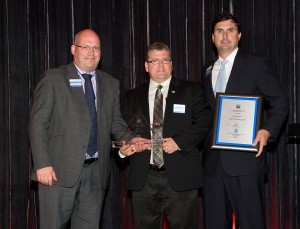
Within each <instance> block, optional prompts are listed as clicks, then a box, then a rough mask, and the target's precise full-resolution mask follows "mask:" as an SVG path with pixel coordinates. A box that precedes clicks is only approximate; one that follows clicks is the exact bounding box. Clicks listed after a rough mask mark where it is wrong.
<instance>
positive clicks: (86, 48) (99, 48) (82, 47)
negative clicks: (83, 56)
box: [74, 44, 101, 52]
mask: <svg viewBox="0 0 300 229" xmlns="http://www.w3.org/2000/svg"><path fill="white" fill-rule="evenodd" d="M74 45H75V46H76V47H79V48H81V50H82V51H86V52H87V51H91V50H93V51H97V52H99V51H100V50H101V47H96V46H93V47H91V46H88V45H85V46H82V45H76V44H74Z"/></svg>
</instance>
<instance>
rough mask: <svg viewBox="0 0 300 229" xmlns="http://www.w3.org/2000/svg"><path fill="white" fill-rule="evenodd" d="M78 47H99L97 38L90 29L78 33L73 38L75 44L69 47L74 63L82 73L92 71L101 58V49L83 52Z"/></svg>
mask: <svg viewBox="0 0 300 229" xmlns="http://www.w3.org/2000/svg"><path fill="white" fill-rule="evenodd" d="M76 45H79V46H90V47H100V39H99V36H98V35H97V34H96V33H95V32H94V31H93V30H90V29H86V30H83V31H80V32H79V33H78V34H77V35H76V38H75V44H73V45H72V46H71V53H72V54H73V60H74V63H75V64H76V65H77V66H78V67H79V68H80V69H81V70H82V71H84V72H92V71H94V70H95V69H96V68H97V66H98V64H99V62H100V58H101V49H98V50H97V49H90V50H88V49H87V50H83V49H82V48H81V47H78V46H76Z"/></svg>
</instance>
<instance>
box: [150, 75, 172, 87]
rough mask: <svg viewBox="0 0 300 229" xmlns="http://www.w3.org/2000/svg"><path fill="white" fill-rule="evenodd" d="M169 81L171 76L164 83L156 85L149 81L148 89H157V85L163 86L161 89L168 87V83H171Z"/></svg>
mask: <svg viewBox="0 0 300 229" xmlns="http://www.w3.org/2000/svg"><path fill="white" fill-rule="evenodd" d="M171 79H172V76H170V77H169V78H168V79H167V80H166V81H164V82H162V83H160V84H158V83H156V82H154V81H153V80H152V79H150V85H149V88H150V89H156V88H157V85H161V86H163V88H166V87H168V86H169V85H170V82H171Z"/></svg>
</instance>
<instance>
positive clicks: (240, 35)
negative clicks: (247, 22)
mask: <svg viewBox="0 0 300 229" xmlns="http://www.w3.org/2000/svg"><path fill="white" fill-rule="evenodd" d="M241 37H242V33H240V34H239V41H240V39H241Z"/></svg>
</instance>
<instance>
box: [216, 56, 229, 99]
mask: <svg viewBox="0 0 300 229" xmlns="http://www.w3.org/2000/svg"><path fill="white" fill-rule="evenodd" d="M227 63H228V60H223V61H222V62H221V67H220V71H219V74H218V78H217V81H216V86H215V95H216V93H217V92H225V89H226V68H225V65H226V64H227Z"/></svg>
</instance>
